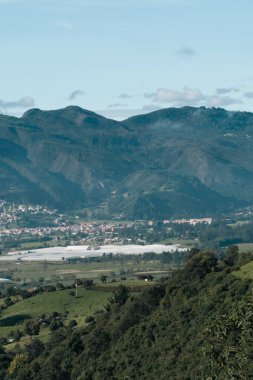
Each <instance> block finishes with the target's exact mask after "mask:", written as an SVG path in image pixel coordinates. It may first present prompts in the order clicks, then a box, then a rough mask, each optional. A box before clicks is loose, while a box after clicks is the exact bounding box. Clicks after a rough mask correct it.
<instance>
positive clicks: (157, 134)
mask: <svg viewBox="0 0 253 380" xmlns="http://www.w3.org/2000/svg"><path fill="white" fill-rule="evenodd" d="M252 130H253V114H251V113H247V112H229V111H225V110H223V109H220V108H212V109H206V108H204V107H201V108H193V107H183V108H169V109H163V110H159V111H156V112H152V113H150V114H147V115H141V116H136V117H133V118H130V119H128V120H125V121H122V122H116V121H113V120H109V119H106V118H104V117H102V116H99V115H97V114H95V113H93V112H90V111H87V110H83V109H81V108H79V107H73V106H72V107H67V108H65V109H62V110H56V111H41V110H39V109H32V110H30V111H28V112H26V113H25V114H24V116H23V117H22V118H15V117H9V116H3V115H0V148H1V149H0V150H1V154H0V178H1V181H0V199H1V198H2V199H5V200H9V201H16V202H30V203H41V204H48V205H51V206H53V207H58V208H60V209H64V210H66V209H73V208H74V209H78V210H82V213H83V216H86V217H93V218H98V219H99V218H100V219H102V218H113V217H116V216H117V217H119V216H120V217H122V218H129V219H143V218H145V219H146V218H147V219H149V218H156V219H158V218H168V217H171V216H176V217H180V216H181V217H185V216H194V217H196V216H206V215H209V216H211V215H217V214H221V213H224V212H228V211H231V210H234V209H236V208H238V207H243V206H247V205H252V203H253V195H252V194H253V162H252V159H251V151H252Z"/></svg>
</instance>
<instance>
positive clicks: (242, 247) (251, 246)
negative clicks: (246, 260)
mask: <svg viewBox="0 0 253 380" xmlns="http://www.w3.org/2000/svg"><path fill="white" fill-rule="evenodd" d="M237 245H238V247H239V252H245V253H247V252H253V243H242V244H237Z"/></svg>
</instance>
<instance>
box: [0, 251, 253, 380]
mask: <svg viewBox="0 0 253 380" xmlns="http://www.w3.org/2000/svg"><path fill="white" fill-rule="evenodd" d="M242 258H243V257H242V256H241V255H240V258H239V257H237V256H235V255H234V253H233V252H230V253H229V254H228V255H227V256H225V258H224V259H221V260H220V261H218V260H217V258H216V257H215V256H214V255H213V254H212V253H206V252H199V251H197V250H193V251H191V253H190V254H189V257H188V259H187V261H186V264H185V268H184V269H182V270H180V271H177V272H175V274H174V275H173V276H172V277H171V278H170V279H169V280H167V281H166V282H163V283H161V284H158V285H157V286H154V287H149V288H146V289H145V290H144V292H143V293H142V294H141V295H140V296H139V297H138V296H137V297H132V296H131V295H129V293H128V292H127V291H126V289H125V288H124V287H122V286H121V287H120V288H119V289H118V291H116V293H115V295H114V297H113V299H112V300H111V301H110V304H109V305H108V306H107V307H106V312H104V313H103V314H99V315H98V316H97V317H96V319H95V321H93V322H91V323H90V324H89V325H88V326H87V327H84V328H82V329H75V330H69V329H66V328H62V329H61V330H57V332H55V333H53V335H52V336H51V338H50V341H49V342H48V343H45V344H44V345H41V344H39V343H38V342H37V341H36V340H35V341H32V342H31V343H30V344H28V345H27V346H26V347H24V348H23V349H22V350H21V351H20V349H19V351H17V350H16V351H15V350H14V351H13V352H10V353H8V354H7V353H5V352H4V351H2V353H1V356H0V360H1V363H2V376H3V379H4V380H13V379H15V380H17V379H18V380H25V379H26V380H27V379H33V380H39V379H46V380H53V379H54V380H63V379H66V380H102V379H109V380H116V379H131V380H135V379H136V380H137V379H143V380H155V379H162V380H165V379H166V380H203V379H206V380H207V379H208V380H209V379H210V380H211V379H215V380H224V379H226V380H234V379H245V380H250V379H253V375H252V374H253V365H252V363H253V361H252V358H253V351H252V343H253V341H252V336H253V314H252V307H253V298H252V281H251V280H249V279H240V278H237V277H236V276H235V275H234V273H235V272H234V270H235V268H236V267H237V265H238V262H239V261H238V260H239V259H240V260H241V259H242ZM8 367H9V370H8V371H7V372H6V371H5V369H4V368H6V369H7V368H8Z"/></svg>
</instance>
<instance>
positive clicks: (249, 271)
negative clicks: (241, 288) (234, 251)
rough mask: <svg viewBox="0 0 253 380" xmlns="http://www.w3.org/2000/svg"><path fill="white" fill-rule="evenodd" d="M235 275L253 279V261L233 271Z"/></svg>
mask: <svg viewBox="0 0 253 380" xmlns="http://www.w3.org/2000/svg"><path fill="white" fill-rule="evenodd" d="M233 275H234V276H236V277H238V278H240V279H242V280H243V279H247V278H248V279H250V280H253V261H251V262H249V263H248V264H245V265H243V266H242V267H241V269H240V270H238V271H236V272H233Z"/></svg>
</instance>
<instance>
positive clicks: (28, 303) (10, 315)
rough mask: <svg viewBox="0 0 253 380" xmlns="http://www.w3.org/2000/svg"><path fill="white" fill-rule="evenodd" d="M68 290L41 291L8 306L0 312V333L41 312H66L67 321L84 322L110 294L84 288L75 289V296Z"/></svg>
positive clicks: (47, 313) (102, 305)
mask: <svg viewBox="0 0 253 380" xmlns="http://www.w3.org/2000/svg"><path fill="white" fill-rule="evenodd" d="M70 292H71V291H70V290H69V289H67V290H60V291H56V292H48V293H42V294H38V295H36V296H34V297H31V298H28V299H25V300H22V301H19V302H17V303H16V304H14V305H12V306H9V307H8V308H7V309H6V310H3V312H2V314H1V319H0V323H1V324H2V325H3V326H1V327H0V335H5V334H6V333H7V332H8V331H9V330H10V329H13V327H14V326H16V327H18V324H20V323H21V322H23V320H24V319H26V318H38V317H39V316H40V315H42V314H45V315H49V314H51V313H52V312H54V311H57V312H58V313H61V314H66V313H67V321H68V320H70V319H76V320H77V321H78V322H79V324H81V323H82V321H83V323H84V318H85V316H87V315H91V314H93V313H94V312H95V311H96V310H99V309H103V307H104V306H105V305H106V304H107V302H108V299H109V298H110V297H111V296H112V293H110V292H103V291H96V290H86V289H84V288H78V289H77V297H75V296H73V295H71V294H70ZM19 328H20V327H19Z"/></svg>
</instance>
